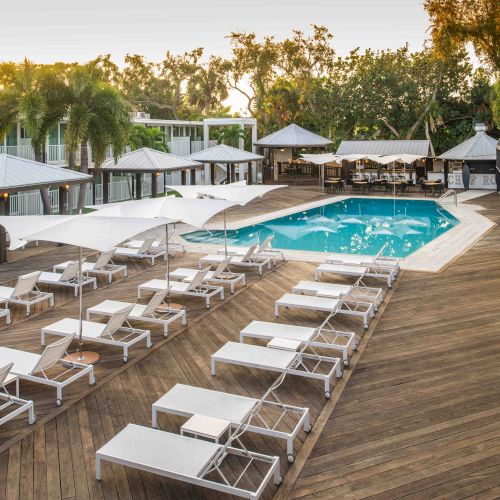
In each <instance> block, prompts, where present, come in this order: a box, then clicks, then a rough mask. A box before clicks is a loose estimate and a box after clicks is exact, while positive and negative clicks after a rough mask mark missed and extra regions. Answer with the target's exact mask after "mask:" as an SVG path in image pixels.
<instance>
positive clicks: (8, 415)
mask: <svg viewBox="0 0 500 500" xmlns="http://www.w3.org/2000/svg"><path fill="white" fill-rule="evenodd" d="M13 366H14V363H12V362H11V363H8V364H6V365H4V366H0V412H1V413H2V415H3V416H1V417H0V425H3V424H5V423H6V422H8V421H9V420H12V419H13V418H16V417H17V416H18V415H20V414H21V413H24V412H25V411H27V412H28V422H29V423H30V424H34V423H35V421H36V417H35V408H34V405H33V401H30V400H27V399H21V398H20V397H19V394H18V393H17V394H16V395H15V396H12V395H11V394H9V391H8V390H7V388H6V387H5V386H6V385H7V384H10V383H11V382H16V386H17V387H19V386H18V384H17V382H18V380H19V379H18V377H17V375H12V374H11V373H10V370H11V369H12V367H13ZM1 401H4V403H1ZM11 407H12V408H13V409H12V410H10V411H9V408H11Z"/></svg>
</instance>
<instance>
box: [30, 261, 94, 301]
mask: <svg viewBox="0 0 500 500" xmlns="http://www.w3.org/2000/svg"><path fill="white" fill-rule="evenodd" d="M75 268H76V274H75V272H74V271H75ZM43 274H44V273H43V272H42V273H41V274H40V277H39V278H38V283H43V284H44V285H55V286H63V287H68V288H72V289H73V295H74V296H75V297H77V296H78V291H79V289H80V282H81V286H82V287H84V286H85V285H92V286H93V288H94V290H96V289H97V279H96V278H92V277H90V276H78V261H71V262H70V264H69V265H68V266H67V267H66V268H65V269H64V270H63V272H62V273H56V272H53V273H50V274H60V280H59V281H51V280H44V279H43Z"/></svg>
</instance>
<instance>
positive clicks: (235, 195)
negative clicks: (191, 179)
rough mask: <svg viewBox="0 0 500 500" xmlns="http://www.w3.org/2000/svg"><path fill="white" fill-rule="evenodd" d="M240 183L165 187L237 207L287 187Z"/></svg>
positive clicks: (191, 196)
mask: <svg viewBox="0 0 500 500" xmlns="http://www.w3.org/2000/svg"><path fill="white" fill-rule="evenodd" d="M243 182H244V181H242V182H234V183H232V184H220V185H217V186H165V187H166V188H168V189H172V190H174V191H177V192H178V193H179V194H180V195H181V196H183V197H186V198H200V197H207V196H208V197H212V198H217V199H220V200H228V201H233V202H235V204H238V205H246V204H247V203H248V202H250V201H252V200H253V199H255V198H259V197H261V196H264V195H265V194H266V193H268V192H270V191H274V190H275V189H280V188H284V187H287V186H286V185H280V184H276V185H266V186H264V185H255V184H252V185H250V186H248V185H245V184H244V183H243ZM224 254H225V256H226V257H227V224H226V211H225V210H224Z"/></svg>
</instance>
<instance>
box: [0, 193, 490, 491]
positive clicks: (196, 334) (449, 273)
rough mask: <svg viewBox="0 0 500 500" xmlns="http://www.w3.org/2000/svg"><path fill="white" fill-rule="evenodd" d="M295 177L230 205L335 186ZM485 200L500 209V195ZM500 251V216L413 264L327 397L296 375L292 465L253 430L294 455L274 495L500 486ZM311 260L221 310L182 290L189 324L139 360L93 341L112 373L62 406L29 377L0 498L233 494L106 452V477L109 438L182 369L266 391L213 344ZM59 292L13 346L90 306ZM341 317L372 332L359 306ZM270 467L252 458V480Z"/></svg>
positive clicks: (19, 265) (124, 283)
mask: <svg viewBox="0 0 500 500" xmlns="http://www.w3.org/2000/svg"><path fill="white" fill-rule="evenodd" d="M287 191H288V190H287ZM287 191H285V190H283V192H281V193H280V192H279V191H277V192H276V194H275V195H274V196H269V197H265V198H264V199H262V200H259V201H260V203H252V204H250V205H249V206H247V207H245V208H242V209H237V210H234V211H231V212H230V217H235V218H236V217H243V216H244V217H250V216H253V215H257V214H259V213H262V212H263V211H269V210H279V209H280V208H284V207H285V206H289V205H291V204H298V203H304V202H307V201H310V200H312V199H315V198H316V197H318V196H321V195H318V193H317V191H315V190H308V189H293V196H290V194H285V193H286V192H287ZM474 202H475V203H476V204H483V205H484V206H485V207H486V208H487V211H486V212H485V214H486V215H487V216H489V217H491V218H492V219H493V220H495V221H497V220H500V200H499V199H498V196H497V195H489V196H488V197H484V198H481V199H480V200H474ZM499 250H500V230H498V228H497V227H495V228H494V229H493V230H492V231H491V232H490V233H489V234H488V235H486V236H485V237H484V238H483V239H482V240H480V241H479V242H478V243H477V244H476V245H475V246H474V247H473V248H472V249H471V250H469V251H468V252H467V253H466V254H465V255H463V256H462V257H461V258H459V259H458V260H456V261H455V262H454V263H452V264H451V265H450V266H449V267H448V268H447V269H446V270H445V271H444V272H442V273H440V274H432V275H429V274H423V273H409V272H405V273H404V274H403V276H402V277H401V278H400V280H399V282H398V284H397V286H396V289H395V291H394V292H393V293H392V297H390V300H389V301H388V304H387V305H386V306H385V311H382V314H380V315H378V316H379V318H378V319H377V320H376V321H375V322H374V323H373V326H372V327H371V328H370V330H368V332H367V333H365V334H364V336H363V337H362V342H361V345H360V349H359V350H358V352H357V353H356V354H355V356H354V357H353V360H352V363H351V367H350V368H349V369H347V370H346V371H345V374H344V377H343V379H341V380H340V381H339V382H338V384H337V386H336V388H335V390H334V392H333V394H332V399H331V400H330V401H329V402H328V403H326V404H325V399H324V397H323V390H322V385H321V383H319V382H314V381H308V380H305V379H302V378H301V379H293V378H287V380H286V382H285V384H284V385H283V386H281V387H280V389H279V392H278V394H279V396H280V398H282V400H283V401H285V402H287V403H290V404H295V405H299V406H308V407H310V408H311V413H312V422H313V424H315V425H314V427H313V431H312V432H311V433H310V434H309V435H306V434H305V433H301V435H300V436H299V438H300V439H299V441H300V442H299V443H298V446H297V449H296V452H298V456H297V459H296V463H295V464H293V465H292V466H289V465H288V464H287V461H286V454H285V450H284V446H283V443H282V442H278V441H275V440H272V439H268V438H263V437H259V436H255V435H248V436H247V437H246V440H245V443H246V444H247V445H248V446H249V447H250V448H251V449H255V450H257V451H260V452H263V453H268V454H280V457H281V459H282V460H281V462H282V468H283V474H284V478H285V481H284V484H282V485H281V486H280V487H279V488H273V487H271V488H269V489H268V490H267V491H266V495H265V497H266V498H269V497H270V496H272V495H273V494H276V495H277V497H280V498H284V497H287V496H290V497H292V498H296V497H301V496H309V495H317V496H323V497H327V498H335V497H339V498H340V497H353V498H361V497H367V496H379V497H380V498H393V497H394V498H395V497H402V496H408V495H409V496H415V497H420V498H431V497H438V496H440V495H450V496H453V497H457V496H464V497H465V496H467V495H475V494H477V495H479V493H481V492H482V495H483V496H484V497H485V498H487V497H488V498H492V497H494V496H498V494H499V493H498V488H500V474H498V473H499V471H500V446H499V441H498V439H499V436H500V418H499V414H500V404H499V401H500V399H499V395H500V394H499V393H500V384H499V378H500V368H499V367H500V364H499V362H498V359H500V358H499V351H500V344H498V342H497V341H496V340H497V331H498V327H499V324H500V317H499V315H498V312H497V311H498V309H499V305H500V287H499V284H500V267H499V266H497V265H495V264H494V263H495V262H496V261H497V259H498V257H497V256H498V255H499ZM72 252H74V249H71V248H69V247H60V248H57V247H50V248H45V247H43V248H41V249H40V251H33V250H32V251H31V253H30V254H29V255H27V256H26V257H25V258H24V259H23V258H18V259H17V260H16V261H15V262H11V263H9V264H7V266H8V267H5V268H4V266H1V267H0V276H1V277H2V278H3V279H6V278H9V277H10V278H11V277H13V276H17V275H18V274H20V273H19V272H18V271H19V270H21V269H22V270H23V271H22V272H24V270H28V271H29V270H33V269H35V268H37V267H48V266H50V265H51V264H53V263H56V262H59V261H61V260H65V259H67V258H69V256H70V255H72ZM195 258H196V256H194V255H189V256H179V257H176V259H174V260H173V261H172V268H175V267H179V266H186V265H190V264H193V263H194V261H195ZM313 268H314V265H312V264H309V263H305V262H303V263H302V262H301V263H291V262H287V263H285V264H282V265H280V266H278V268H277V269H275V270H274V271H272V272H270V273H267V274H266V275H265V276H264V277H263V278H261V279H259V278H258V277H257V276H255V275H253V276H252V279H251V281H250V283H249V285H248V286H247V287H246V288H245V289H242V290H240V291H238V292H237V293H236V294H235V295H234V296H232V297H230V296H229V294H228V300H225V301H224V302H222V303H220V304H219V303H218V301H217V300H215V301H214V304H216V305H215V307H213V308H212V310H210V311H206V310H205V308H204V305H203V303H202V302H201V301H199V300H195V299H193V300H189V301H185V300H180V302H182V303H185V304H186V306H187V309H188V318H189V324H188V327H187V328H185V329H182V328H181V327H180V326H176V327H175V328H173V330H172V333H171V334H170V335H169V337H168V338H167V339H163V338H162V335H161V332H160V331H159V330H158V329H153V330H152V332H153V340H154V342H155V346H154V347H153V349H152V350H146V349H145V348H144V347H143V346H137V347H135V348H133V349H132V351H131V356H130V361H129V363H127V364H122V362H121V352H120V351H118V350H113V349H103V348H102V347H101V346H94V345H89V346H88V347H90V348H93V349H95V350H98V351H99V352H100V353H101V355H102V360H101V362H100V363H99V364H98V365H97V366H96V376H97V378H98V383H97V385H96V386H94V387H89V386H88V385H87V384H86V382H83V381H82V382H81V383H77V384H75V385H74V386H73V387H70V388H69V389H68V391H67V393H66V394H65V403H64V405H63V406H62V407H61V408H57V407H56V406H55V404H54V400H55V394H54V392H55V391H53V390H52V389H50V388H46V387H42V388H40V387H37V386H35V385H33V384H26V383H25V384H22V385H21V395H22V396H24V397H28V398H33V399H34V400H35V402H36V411H37V414H38V417H39V420H38V422H37V423H36V424H35V425H34V426H28V424H27V422H26V419H25V418H24V416H23V419H20V418H19V419H15V420H14V421H12V422H9V423H8V424H6V425H4V426H2V428H1V429H0V498H7V499H11V498H13V499H16V498H21V499H24V498H34V499H37V500H38V499H42V498H48V499H54V498H68V499H69V498H78V499H80V498H92V499H93V498H106V499H107V498H134V499H135V498H187V497H191V498H216V497H217V498H218V497H220V495H216V494H215V493H213V492H209V491H205V490H201V489H199V488H194V487H190V486H186V485H183V484H181V483H178V482H174V481H170V480H166V479H163V478H159V477H157V476H152V475H150V474H145V473H139V472H137V471H133V470H130V469H125V468H124V467H121V466H114V465H113V466H112V465H110V464H107V463H106V464H104V468H103V480H102V481H101V482H97V481H96V480H95V476H94V474H95V472H94V458H95V450H96V449H98V448H99V447H100V446H102V444H104V443H105V442H106V441H107V440H109V439H110V438H111V437H112V436H113V435H115V434H116V433H117V432H118V431H120V430H121V429H122V428H123V427H124V426H125V425H126V424H127V423H129V422H135V423H138V424H141V425H150V423H151V420H150V419H151V415H150V414H151V403H152V402H153V401H155V400H156V399H157V398H158V397H159V396H161V395H162V394H163V393H164V392H166V391H167V390H168V389H170V388H171V387H172V386H173V385H174V384H175V383H189V384H193V385H198V386H202V387H207V388H214V389H217V390H224V391H228V392H234V393H237V394H243V395H250V396H255V397H258V396H260V395H262V394H263V393H264V392H265V390H266V388H267V387H268V386H269V385H270V384H271V383H272V381H273V380H274V379H275V378H276V376H275V375H272V374H268V373H265V372H261V373H258V374H255V373H252V372H251V371H250V370H248V369H246V368H238V367H228V366H220V368H219V370H218V376H217V377H212V376H211V375H210V355H211V354H212V353H213V352H215V351H216V350H217V349H218V348H219V347H220V346H222V345H223V344H224V343H225V342H226V341H227V340H237V338H238V333H239V331H240V330H241V329H242V328H243V327H244V326H245V325H246V324H247V323H249V322H250V321H251V320H252V319H255V318H257V319H261V320H267V321H273V320H274V314H273V306H274V301H275V300H276V299H277V298H278V297H280V296H281V294H282V293H284V292H285V291H287V290H289V289H290V287H291V286H292V285H293V284H295V283H296V282H297V281H298V280H299V279H303V278H307V277H310V276H311V274H312V270H313ZM164 272H165V264H163V263H162V264H159V265H157V266H155V267H154V268H151V267H149V266H147V265H144V264H141V263H136V264H133V265H132V273H131V275H130V277H129V279H127V280H121V281H119V282H117V283H114V284H112V285H111V286H107V285H105V284H104V283H101V287H100V289H99V290H97V291H95V292H94V291H92V292H89V293H86V294H85V296H84V306H85V307H88V306H90V305H93V304H96V303H98V302H100V301H101V300H105V299H106V298H115V299H119V300H125V301H135V298H136V287H137V284H139V283H142V282H144V281H146V280H148V279H151V278H152V277H160V276H163V274H164ZM9 273H12V274H10V275H9ZM16 273H17V274H16ZM337 281H339V280H337ZM56 301H57V304H56V308H55V309H52V310H37V314H36V315H35V316H34V317H32V318H29V319H28V320H25V319H24V318H23V317H22V314H21V313H18V314H17V315H15V321H14V324H13V325H12V326H11V327H4V328H2V329H0V335H1V338H2V345H6V346H9V347H16V348H22V349H26V350H31V351H33V352H36V351H38V350H39V348H38V346H39V331H40V328H41V326H44V325H47V324H49V323H51V322H53V321H55V320H57V319H59V318H62V317H65V316H70V317H71V316H72V317H75V316H76V312H77V307H78V304H77V302H76V301H75V300H73V299H72V297H71V296H68V295H66V294H59V295H58V296H57V297H56ZM323 317H324V316H323V315H317V314H314V313H307V314H303V313H301V314H299V313H297V312H286V313H284V314H283V316H282V318H281V321H283V322H290V323H296V324H304V325H307V324H308V325H312V324H314V325H317V324H319V322H320V321H321V320H322V318H323ZM340 325H341V326H343V327H345V328H350V329H355V330H356V331H357V332H359V333H360V334H361V325H360V322H358V321H357V320H355V319H350V320H345V319H344V320H342V322H341V323H340ZM360 336H361V335H360ZM180 422H181V420H180V419H179V418H176V417H165V416H163V417H160V427H161V428H162V429H165V430H170V431H172V432H178V429H179V424H180ZM258 472H259V471H252V476H251V480H252V481H254V480H256V477H257V475H258ZM488 490H489V491H488ZM495 493H496V495H495Z"/></svg>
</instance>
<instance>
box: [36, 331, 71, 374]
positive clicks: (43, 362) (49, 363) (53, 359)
mask: <svg viewBox="0 0 500 500" xmlns="http://www.w3.org/2000/svg"><path fill="white" fill-rule="evenodd" d="M74 337H75V336H74V335H70V336H69V337H64V338H62V339H61V340H56V341H55V342H52V344H49V345H48V346H47V347H46V348H45V350H44V351H43V352H42V355H41V356H40V359H39V360H38V363H37V364H36V366H35V367H34V368H33V370H32V371H31V374H33V373H37V372H40V371H46V370H48V369H49V368H52V367H53V366H54V365H55V364H56V363H58V362H59V360H60V359H61V358H62V357H63V356H64V354H65V353H66V350H67V349H68V347H69V345H70V344H71V342H72V341H73V339H74Z"/></svg>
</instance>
